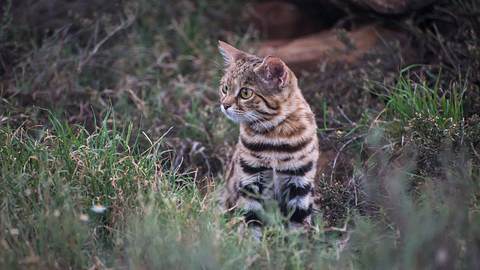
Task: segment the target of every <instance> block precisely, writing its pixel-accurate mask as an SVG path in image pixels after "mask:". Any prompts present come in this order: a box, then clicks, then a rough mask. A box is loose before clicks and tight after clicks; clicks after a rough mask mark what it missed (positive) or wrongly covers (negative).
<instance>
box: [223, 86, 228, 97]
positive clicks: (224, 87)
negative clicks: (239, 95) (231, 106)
mask: <svg viewBox="0 0 480 270" xmlns="http://www.w3.org/2000/svg"><path fill="white" fill-rule="evenodd" d="M227 92H228V86H227V85H224V86H223V87H222V93H223V94H225V95H226V94H227Z"/></svg>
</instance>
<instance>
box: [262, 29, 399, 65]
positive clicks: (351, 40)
mask: <svg viewBox="0 0 480 270" xmlns="http://www.w3.org/2000/svg"><path fill="white" fill-rule="evenodd" d="M383 40H388V41H390V42H391V41H392V40H393V41H395V40H397V41H399V42H400V43H402V42H404V41H405V36H404V35H402V34H401V33H396V32H393V31H391V30H387V29H385V28H383V27H380V26H377V25H367V26H363V27H361V28H358V29H355V30H352V31H349V32H347V31H344V30H338V29H333V30H325V31H322V32H319V33H316V34H312V35H308V36H304V37H301V38H297V39H290V40H287V39H283V40H273V41H266V42H264V43H262V44H261V45H260V48H259V52H258V54H259V55H261V56H267V55H273V56H277V57H280V58H281V59H283V60H284V61H285V62H286V63H287V64H288V65H289V67H290V68H292V69H293V70H294V71H297V72H298V71H302V70H316V69H318V68H319V67H322V66H323V67H325V65H328V64H330V63H344V64H353V63H355V62H357V61H358V60H359V59H360V58H361V57H362V56H364V55H366V54H367V53H368V52H369V51H371V50H373V49H374V48H376V47H377V45H380V44H382V42H383Z"/></svg>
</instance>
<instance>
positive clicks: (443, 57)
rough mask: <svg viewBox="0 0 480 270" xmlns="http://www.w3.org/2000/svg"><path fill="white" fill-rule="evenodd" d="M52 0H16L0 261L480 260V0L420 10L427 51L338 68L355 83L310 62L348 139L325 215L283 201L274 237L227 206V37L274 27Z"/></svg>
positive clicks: (4, 48) (5, 41)
mask: <svg viewBox="0 0 480 270" xmlns="http://www.w3.org/2000/svg"><path fill="white" fill-rule="evenodd" d="M35 2H38V3H37V4H36V5H32V4H31V1H18V2H17V1H6V4H5V5H3V4H2V6H0V14H3V16H2V19H0V75H1V80H0V95H1V100H0V268H1V269H106V268H115V269H117V268H118V269H124V268H128V269H164V268H172V267H175V268H179V269H198V268H204V269H230V268H232V269H245V268H254V269H265V268H267V269H278V268H280V269H282V268H288V269H303V268H308V269H478V268H479V267H480V259H478V256H477V254H479V253H480V201H479V199H480V196H479V195H480V184H479V183H480V170H479V166H478V165H479V164H478V163H479V161H480V155H479V152H480V151H479V145H480V117H479V116H478V112H479V111H480V110H479V108H480V107H479V106H478V104H480V102H479V101H480V95H479V92H480V89H479V86H478V81H479V77H478V76H479V74H478V73H477V72H474V71H476V70H478V68H479V67H480V54H479V52H480V39H479V38H478V35H479V34H480V21H479V18H478V16H475V14H478V12H479V10H480V7H479V6H478V4H477V3H476V1H473V0H472V1H462V2H460V3H459V2H457V1H452V2H450V1H448V2H447V1H446V2H444V3H441V4H439V5H437V6H436V7H435V8H431V10H430V9H429V10H425V11H422V12H423V13H421V12H419V13H418V14H413V15H408V16H410V17H409V18H404V21H403V24H402V25H401V26H402V27H403V28H404V29H405V31H408V33H409V34H410V35H411V36H412V37H413V38H414V39H415V40H416V41H417V42H418V43H417V44H421V48H422V52H423V55H422V56H421V57H420V58H419V62H418V63H421V64H424V65H414V66H408V67H405V66H404V69H403V70H396V71H393V72H392V71H387V70H379V69H378V68H379V67H378V65H377V64H372V62H370V59H373V56H375V55H371V56H372V57H371V58H367V59H365V60H364V61H365V62H362V63H360V64H359V66H361V69H356V70H354V67H348V68H349V70H351V72H350V71H348V70H347V71H346V72H342V73H338V72H337V71H336V70H335V71H334V74H335V76H334V77H335V80H337V81H336V82H334V83H336V84H337V85H347V86H348V87H345V88H346V89H347V88H348V91H349V93H355V96H354V97H353V98H352V97H351V96H349V95H346V94H345V92H335V91H319V90H318V89H317V88H318V85H319V82H322V79H323V77H322V76H328V75H325V73H324V72H320V71H319V72H318V74H315V73H312V74H302V80H301V84H302V85H301V86H302V89H303V91H304V92H305V94H306V96H307V98H309V102H310V103H311V104H312V106H313V109H314V110H315V112H316V113H317V121H318V126H319V127H321V129H320V130H319V137H320V139H321V141H322V142H323V144H322V145H323V146H322V147H324V146H325V145H332V147H331V148H328V149H322V150H323V151H324V152H325V156H326V157H327V158H328V159H329V160H328V162H327V163H326V165H325V169H324V171H323V174H322V175H321V176H319V179H318V183H319V189H318V190H317V191H318V192H317V193H318V194H319V199H318V202H319V205H318V211H317V213H316V222H315V226H314V228H313V229H312V231H311V232H309V233H307V234H299V233H294V232H289V231H287V230H285V228H284V226H283V220H282V218H281V215H280V214H279V211H278V209H276V208H275V207H273V206H272V207H271V210H270V211H269V216H270V220H271V225H270V226H269V227H267V228H266V229H265V231H264V235H263V238H262V239H261V240H260V241H259V242H257V241H254V240H253V239H252V238H250V236H249V235H248V231H243V229H242V228H243V226H242V223H243V220H242V217H240V216H226V215H223V214H221V213H220V212H219V210H218V207H217V205H216V193H217V191H218V190H219V188H220V187H221V185H222V180H223V176H222V175H223V168H224V166H225V164H226V163H227V161H228V158H229V153H230V152H231V150H232V147H233V145H234V143H235V140H236V136H237V131H236V127H235V125H233V124H231V123H229V122H228V120H227V119H226V118H225V117H223V116H222V115H221V113H220V112H219V110H218V109H217V108H218V105H217V104H218V101H217V100H218V97H217V90H216V86H217V83H218V79H219V77H220V75H221V72H222V70H221V65H220V63H221V59H220V56H218V53H217V50H216V41H217V40H218V39H219V38H221V39H226V40H228V41H230V42H231V43H234V44H237V45H239V46H240V47H242V48H250V47H251V44H254V42H255V41H257V40H258V39H260V38H261V33H257V32H256V31H255V30H253V29H252V28H250V27H249V24H248V21H246V19H245V18H244V17H242V16H241V14H242V13H241V10H242V8H244V7H243V4H241V3H239V2H237V1H195V2H193V1H186V0H185V1H176V2H175V3H170V1H153V0H138V1H125V2H123V1H120V2H119V3H118V6H116V7H115V8H111V6H109V4H102V3H103V2H102V1H92V3H90V4H91V5H84V4H82V3H84V1H69V2H68V4H65V3H63V4H61V5H60V4H59V5H58V8H59V9H65V10H71V11H72V12H73V13H75V14H70V16H69V17H68V18H65V17H62V15H59V14H61V13H58V14H53V15H52V13H48V12H46V13H40V10H38V9H37V8H39V7H42V4H45V3H46V2H49V1H35ZM86 2H90V1H86ZM93 2H95V3H93ZM106 2H108V1H106ZM43 6H45V5H43ZM109 7H110V8H109ZM92 10H93V11H95V12H93V11H92ZM32 14H43V17H42V18H40V19H39V18H38V17H36V16H33V15H32ZM445 14H448V16H447V15H445ZM72 18H74V19H72ZM377 19H378V18H377ZM380 19H381V20H388V19H387V18H380ZM439 24H442V25H444V26H445V27H444V28H442V29H446V30H444V32H440V31H439V29H440V28H439V27H437V25H439ZM210 29H217V30H218V31H210ZM450 29H452V30H450ZM442 31H443V30H442ZM439 48H440V49H439ZM375 63H376V62H375ZM355 72H358V73H355ZM359 74H361V76H360V75H359ZM379 74H380V75H382V76H383V75H385V78H387V75H388V74H394V75H392V76H393V79H392V80H387V79H385V80H384V81H381V82H380V80H381V79H382V78H383V77H382V76H381V77H378V76H379ZM318 76H320V77H318ZM388 76H390V75H388ZM340 89H341V87H339V90H338V91H340ZM332 149H333V150H332ZM330 152H331V153H332V155H330V156H329V155H328V153H330Z"/></svg>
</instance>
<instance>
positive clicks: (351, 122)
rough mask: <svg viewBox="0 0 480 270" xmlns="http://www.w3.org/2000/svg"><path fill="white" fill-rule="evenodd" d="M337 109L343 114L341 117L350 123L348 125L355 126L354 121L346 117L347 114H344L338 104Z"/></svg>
mask: <svg viewBox="0 0 480 270" xmlns="http://www.w3.org/2000/svg"><path fill="white" fill-rule="evenodd" d="M337 109H338V110H339V111H340V114H341V115H342V116H343V118H345V119H346V120H347V121H348V123H350V125H352V126H356V123H355V122H353V121H352V120H350V118H348V116H347V115H346V114H345V112H344V111H343V110H342V108H340V106H337Z"/></svg>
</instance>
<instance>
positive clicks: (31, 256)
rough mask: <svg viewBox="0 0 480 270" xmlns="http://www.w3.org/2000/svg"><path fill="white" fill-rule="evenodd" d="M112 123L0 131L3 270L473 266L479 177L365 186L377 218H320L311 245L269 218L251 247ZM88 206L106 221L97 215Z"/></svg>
mask: <svg viewBox="0 0 480 270" xmlns="http://www.w3.org/2000/svg"><path fill="white" fill-rule="evenodd" d="M110 116H111V115H107V116H106V117H105V118H104V120H103V121H102V122H101V124H100V127H99V128H98V129H97V130H95V131H94V132H87V131H86V130H85V129H83V128H82V127H81V126H70V125H68V124H65V123H63V122H62V121H60V120H58V119H57V118H55V117H50V126H51V128H33V129H25V128H22V127H20V128H16V129H13V128H11V127H8V126H7V127H2V128H1V129H0V140H1V141H2V142H3V143H2V144H1V146H0V154H1V157H2V158H1V161H0V167H1V171H0V172H1V175H0V185H1V186H2V187H3V188H2V189H0V202H1V208H0V242H1V243H2V247H1V250H2V252H1V253H0V268H2V269H15V268H32V269H52V268H60V269H65V268H74V269H86V268H89V267H91V266H92V265H95V264H97V265H103V266H105V267H115V268H123V267H127V266H128V267H129V268H133V269H168V268H171V267H176V268H179V269H198V268H206V269H245V268H254V269H265V268H267V269H278V268H288V269H303V268H305V267H307V268H313V269H386V268H391V269H406V268H408V269H414V268H417V267H421V268H419V269H424V268H422V267H427V268H436V266H437V265H447V264H448V263H450V262H451V261H450V260H454V265H456V266H458V267H459V268H462V269H468V267H467V266H469V265H472V264H471V263H472V262H471V261H470V260H473V259H474V258H473V257H471V256H472V255H469V254H470V253H471V252H474V250H475V248H476V246H475V243H476V242H475V241H476V240H475V239H477V238H476V237H478V234H477V232H478V229H479V228H480V223H479V222H480V219H479V218H480V216H479V213H480V212H479V211H478V206H479V205H478V202H477V201H476V200H475V198H476V197H475V196H474V194H475V192H477V191H478V176H477V175H478V174H477V173H478V169H476V168H473V167H468V166H467V167H464V166H463V165H461V164H460V165H457V166H454V167H452V168H453V169H452V170H451V171H449V173H450V177H449V178H448V179H449V180H448V183H445V184H440V185H438V184H433V182H432V186H431V187H430V188H429V189H426V191H425V196H424V197H422V198H420V199H413V198H412V197H410V195H408V193H405V191H404V190H405V188H406V187H405V186H404V185H403V184H402V183H405V181H404V180H402V179H406V178H405V177H406V176H405V174H404V171H408V170H407V168H404V169H402V170H398V171H392V173H391V174H389V175H388V176H387V177H385V178H384V179H371V180H370V182H369V183H370V184H372V185H373V187H374V188H375V189H378V188H379V186H380V182H382V181H386V182H385V183H384V185H386V186H385V188H386V192H387V193H386V194H390V196H391V197H385V198H384V197H383V196H379V197H378V198H375V199H374V200H376V201H377V203H378V204H379V205H380V206H381V208H380V209H382V210H381V211H380V212H378V214H377V215H373V216H370V217H369V216H363V215H359V214H356V213H354V212H353V213H352V214H351V217H350V220H352V222H348V223H347V224H346V225H347V227H346V228H347V231H343V230H337V229H331V228H327V229H325V228H323V227H322V221H321V216H317V226H316V227H315V228H314V230H313V231H312V232H311V233H310V234H309V235H298V234H295V233H289V232H288V231H287V230H285V229H284V227H283V225H282V220H281V218H279V217H280V216H279V214H278V211H277V210H275V209H274V210H272V211H271V218H270V220H272V223H271V226H269V227H268V228H266V230H265V231H264V237H263V238H262V240H261V241H260V242H256V241H254V240H253V239H252V238H249V236H248V235H243V234H241V233H239V231H238V230H239V228H240V227H239V224H241V223H242V220H241V218H240V217H235V216H233V217H227V216H225V215H223V214H221V213H220V212H219V211H218V210H217V206H216V204H215V193H216V192H215V191H213V192H207V193H206V194H205V193H200V192H199V190H198V188H197V187H196V183H195V181H193V180H194V178H193V175H192V174H188V173H179V172H177V171H176V170H175V168H171V162H170V160H169V158H168V153H169V149H168V148H166V146H165V145H164V144H163V140H164V138H162V137H160V138H147V141H149V142H151V143H150V145H149V146H148V147H140V145H138V144H137V143H136V142H138V141H139V139H138V137H141V136H143V137H146V136H147V135H145V134H140V133H138V134H133V133H132V127H131V125H129V126H130V128H127V129H125V130H118V129H116V128H115V122H114V121H113V122H112V120H111V118H110ZM456 158H458V157H456ZM378 164H381V162H379V163H378ZM384 166H388V165H386V164H384ZM217 189H218V187H217V188H216V189H215V190H217ZM458 192H461V194H462V196H458V195H459V194H458ZM372 194H379V193H378V192H374V193H372ZM477 194H478V193H477ZM413 200H415V201H416V202H415V203H414V201H413ZM467 204H472V206H471V207H470V208H467V207H466V205H467ZM93 205H102V206H105V207H106V210H105V212H101V213H96V212H94V211H92V206H93ZM459 209H463V210H461V211H459ZM469 209H470V210H469ZM442 248H444V249H445V250H442ZM439 252H446V253H447V255H446V256H447V259H446V260H447V261H445V262H444V261H442V260H441V259H438V258H437V257H438V256H443V255H438V253H439ZM442 254H443V253H442ZM442 258H443V257H442ZM439 260H440V261H439ZM452 263H453V262H452Z"/></svg>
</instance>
